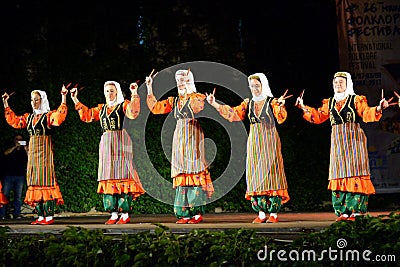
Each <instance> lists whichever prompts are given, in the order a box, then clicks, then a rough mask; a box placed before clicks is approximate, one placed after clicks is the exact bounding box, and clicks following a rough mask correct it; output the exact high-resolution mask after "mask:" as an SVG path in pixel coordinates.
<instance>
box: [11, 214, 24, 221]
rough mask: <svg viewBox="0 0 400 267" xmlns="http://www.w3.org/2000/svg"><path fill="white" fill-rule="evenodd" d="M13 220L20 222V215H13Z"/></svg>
mask: <svg viewBox="0 0 400 267" xmlns="http://www.w3.org/2000/svg"><path fill="white" fill-rule="evenodd" d="M13 218H14V220H21V219H22V218H23V217H22V215H21V214H18V215H14V216H13Z"/></svg>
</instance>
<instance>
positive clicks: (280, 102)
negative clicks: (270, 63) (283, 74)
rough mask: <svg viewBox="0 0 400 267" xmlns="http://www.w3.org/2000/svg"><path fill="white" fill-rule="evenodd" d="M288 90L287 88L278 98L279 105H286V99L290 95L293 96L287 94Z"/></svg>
mask: <svg viewBox="0 0 400 267" xmlns="http://www.w3.org/2000/svg"><path fill="white" fill-rule="evenodd" d="M287 92H288V89H286V91H285V93H284V94H283V95H281V96H280V97H279V98H278V104H279V106H283V105H285V101H286V99H288V98H289V97H292V96H293V95H288V96H286V94H287Z"/></svg>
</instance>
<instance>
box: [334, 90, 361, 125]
mask: <svg viewBox="0 0 400 267" xmlns="http://www.w3.org/2000/svg"><path fill="white" fill-rule="evenodd" d="M355 98H356V96H355V95H349V96H348V97H347V99H346V102H345V103H344V105H343V107H342V109H341V110H340V112H338V111H337V109H336V108H335V106H336V100H335V99H334V98H333V97H331V98H329V111H330V116H329V119H330V121H331V125H332V126H333V125H337V124H343V123H347V122H355V123H358V122H359V120H360V118H359V117H358V115H357V110H356V105H355V103H354V101H355Z"/></svg>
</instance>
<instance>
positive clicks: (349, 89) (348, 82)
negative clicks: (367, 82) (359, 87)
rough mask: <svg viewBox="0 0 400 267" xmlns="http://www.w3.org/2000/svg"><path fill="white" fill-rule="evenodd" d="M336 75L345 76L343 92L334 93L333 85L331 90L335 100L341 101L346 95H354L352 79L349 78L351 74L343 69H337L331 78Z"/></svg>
mask: <svg viewBox="0 0 400 267" xmlns="http://www.w3.org/2000/svg"><path fill="white" fill-rule="evenodd" d="M336 77H343V78H346V90H344V92H343V93H336V92H335V85H333V91H334V93H335V94H334V96H333V98H335V100H336V101H341V100H343V99H345V98H346V97H347V96H348V95H355V93H354V88H353V80H352V79H351V75H350V73H348V72H345V71H339V72H336V73H335V75H334V76H333V79H335V78H336Z"/></svg>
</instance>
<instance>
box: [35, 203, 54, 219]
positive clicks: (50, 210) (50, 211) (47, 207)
mask: <svg viewBox="0 0 400 267" xmlns="http://www.w3.org/2000/svg"><path fill="white" fill-rule="evenodd" d="M55 208H56V202H55V201H54V200H49V201H46V202H41V203H38V204H36V206H35V209H36V211H37V213H38V215H39V216H42V217H49V216H54V210H55Z"/></svg>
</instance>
